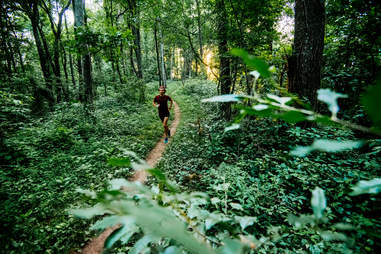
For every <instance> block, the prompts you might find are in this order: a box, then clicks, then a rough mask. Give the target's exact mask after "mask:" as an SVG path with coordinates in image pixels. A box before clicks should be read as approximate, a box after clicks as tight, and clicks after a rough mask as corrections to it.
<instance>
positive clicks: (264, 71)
mask: <svg viewBox="0 0 381 254" xmlns="http://www.w3.org/2000/svg"><path fill="white" fill-rule="evenodd" d="M230 53H231V54H232V55H233V56H238V57H241V58H242V60H243V61H244V63H245V64H246V65H247V66H248V67H249V68H252V69H255V70H257V71H258V72H259V73H260V74H261V76H262V77H264V78H268V77H270V74H271V72H270V71H269V68H270V67H269V65H268V64H267V63H266V62H265V61H264V60H262V59H260V58H258V57H255V56H252V55H250V54H249V53H247V52H246V51H245V50H243V49H237V48H235V49H232V50H231V51H230Z"/></svg>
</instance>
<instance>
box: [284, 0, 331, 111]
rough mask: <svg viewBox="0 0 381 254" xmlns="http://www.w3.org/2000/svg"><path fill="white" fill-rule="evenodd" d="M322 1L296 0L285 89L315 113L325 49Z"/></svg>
mask: <svg viewBox="0 0 381 254" xmlns="http://www.w3.org/2000/svg"><path fill="white" fill-rule="evenodd" d="M324 29H325V7H324V0H296V1H295V35H294V51H293V55H292V56H291V57H290V59H289V60H288V64H289V68H290V70H289V73H288V74H289V77H288V81H289V83H288V88H289V91H290V92H292V93H296V94H298V95H299V96H300V97H302V98H306V99H308V100H309V102H310V103H311V104H312V107H313V108H314V109H316V110H317V95H316V92H317V90H318V89H319V88H320V80H321V67H322V58H323V47H324Z"/></svg>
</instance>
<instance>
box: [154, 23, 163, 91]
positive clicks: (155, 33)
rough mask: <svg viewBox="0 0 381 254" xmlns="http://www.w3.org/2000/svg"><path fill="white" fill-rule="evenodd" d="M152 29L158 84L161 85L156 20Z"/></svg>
mask: <svg viewBox="0 0 381 254" xmlns="http://www.w3.org/2000/svg"><path fill="white" fill-rule="evenodd" d="M153 31H154V39H155V49H156V63H157V71H158V73H159V86H161V85H162V83H161V81H162V79H161V70H160V55H159V46H158V42H157V20H156V21H155V25H154V29H153Z"/></svg>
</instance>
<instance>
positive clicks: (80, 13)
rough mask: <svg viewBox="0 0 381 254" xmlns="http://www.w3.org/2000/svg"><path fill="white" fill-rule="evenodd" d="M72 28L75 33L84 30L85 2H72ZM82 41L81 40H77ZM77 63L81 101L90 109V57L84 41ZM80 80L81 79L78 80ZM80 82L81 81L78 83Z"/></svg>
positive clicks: (91, 87) (91, 96)
mask: <svg viewBox="0 0 381 254" xmlns="http://www.w3.org/2000/svg"><path fill="white" fill-rule="evenodd" d="M73 3H74V26H75V27H76V29H77V31H78V30H79V29H85V26H86V18H85V1H84V0H74V2H73ZM78 39H80V40H83V38H80V37H79V38H78ZM80 55H81V56H80V58H79V61H78V64H79V66H78V69H80V74H82V75H83V93H82V94H83V100H84V106H85V108H86V109H89V107H90V108H91V107H92V104H93V85H92V79H91V57H90V52H89V50H88V45H87V43H86V42H85V41H82V50H81V54H80ZM80 80H81V79H80ZM80 82H81V81H80Z"/></svg>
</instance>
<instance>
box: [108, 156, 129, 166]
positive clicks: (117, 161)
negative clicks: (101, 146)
mask: <svg viewBox="0 0 381 254" xmlns="http://www.w3.org/2000/svg"><path fill="white" fill-rule="evenodd" d="M107 163H108V164H109V165H111V166H116V167H129V166H130V165H131V160H130V159H129V158H116V157H112V158H109V159H108V160H107Z"/></svg>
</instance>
